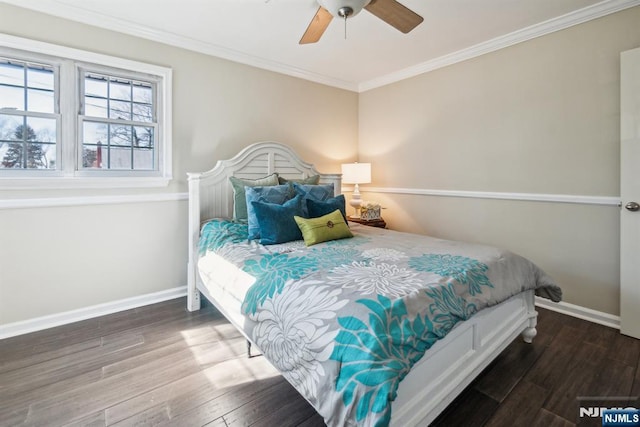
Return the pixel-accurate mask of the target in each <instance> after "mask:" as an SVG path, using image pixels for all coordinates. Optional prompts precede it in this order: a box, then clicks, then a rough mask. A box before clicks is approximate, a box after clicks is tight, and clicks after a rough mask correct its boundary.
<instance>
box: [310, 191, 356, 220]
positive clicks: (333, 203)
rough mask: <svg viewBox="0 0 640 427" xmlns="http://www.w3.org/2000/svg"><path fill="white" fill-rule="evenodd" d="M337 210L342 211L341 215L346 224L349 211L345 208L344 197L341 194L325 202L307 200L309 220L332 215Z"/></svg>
mask: <svg viewBox="0 0 640 427" xmlns="http://www.w3.org/2000/svg"><path fill="white" fill-rule="evenodd" d="M336 209H339V210H340V213H341V214H342V216H343V218H344V220H345V222H346V221H347V211H346V208H345V200H344V195H342V194H340V195H339V196H336V197H332V198H330V199H327V200H325V201H324V202H319V201H316V200H313V199H307V211H308V212H309V218H318V217H319V216H324V215H327V214H330V213H331V212H333V211H335V210H336Z"/></svg>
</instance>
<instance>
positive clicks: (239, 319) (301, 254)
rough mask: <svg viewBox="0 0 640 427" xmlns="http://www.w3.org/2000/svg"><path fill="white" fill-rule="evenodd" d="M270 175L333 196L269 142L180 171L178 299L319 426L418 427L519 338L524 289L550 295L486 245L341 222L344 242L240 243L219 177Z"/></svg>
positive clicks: (528, 317) (545, 281)
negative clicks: (227, 333) (258, 356)
mask: <svg viewBox="0 0 640 427" xmlns="http://www.w3.org/2000/svg"><path fill="white" fill-rule="evenodd" d="M273 173H277V174H278V175H279V176H280V177H282V178H285V179H304V178H307V177H311V176H316V175H318V176H319V183H320V184H324V185H327V184H329V185H333V188H334V189H335V192H336V193H339V192H340V191H341V190H340V189H341V176H340V175H338V174H321V173H319V172H318V171H317V170H316V169H315V168H314V166H313V165H312V164H310V163H306V162H305V161H303V160H301V159H300V158H299V157H298V156H297V155H296V154H295V153H294V152H293V151H292V150H291V149H290V148H289V147H287V146H286V145H283V144H280V143H277V142H261V143H257V144H253V145H250V146H249V147H247V148H245V149H244V150H242V151H241V152H240V153H239V154H237V155H236V156H235V157H234V158H232V159H230V160H224V161H219V162H218V163H217V164H216V165H215V167H214V168H213V169H211V170H209V171H207V172H204V173H190V174H188V178H189V263H188V298H187V305H188V309H189V310H190V311H194V310H198V309H199V308H200V299H201V298H202V297H205V298H206V299H207V300H209V301H210V302H211V303H212V304H213V305H214V306H215V307H216V308H217V309H218V310H219V311H220V312H221V313H222V314H223V315H224V316H225V317H226V318H227V319H228V320H229V321H230V322H231V323H232V324H233V325H234V326H235V327H236V328H237V329H238V330H239V331H240V332H241V333H243V334H244V335H245V336H246V338H247V340H248V341H249V342H251V343H253V344H254V345H256V346H257V347H259V348H260V349H261V351H262V352H263V353H264V355H265V357H267V359H268V360H269V361H270V362H271V363H272V364H273V365H274V366H276V368H278V370H280V372H282V373H283V376H284V377H285V378H286V379H287V380H288V381H289V382H290V383H291V384H292V385H293V386H294V387H296V389H297V390H298V391H299V392H300V393H301V394H302V395H303V396H304V397H305V398H306V399H307V400H308V401H309V402H310V403H311V404H312V405H313V406H314V407H315V408H316V410H317V411H318V412H319V413H320V415H322V416H323V417H324V419H325V422H327V424H328V425H388V424H390V425H393V426H412V425H428V424H429V423H430V422H432V421H433V420H434V419H435V418H436V417H437V415H438V414H439V413H441V412H442V410H444V409H445V408H446V406H447V405H448V404H449V403H451V402H452V401H453V399H454V398H455V397H456V396H457V395H458V394H459V393H460V392H461V391H462V390H463V389H464V388H465V387H466V386H467V385H469V384H470V383H471V381H472V380H473V379H474V378H475V377H476V376H477V375H478V374H479V373H480V372H481V371H482V370H483V369H484V368H485V367H487V366H488V365H489V363H490V362H491V361H492V360H493V359H494V358H495V357H496V356H497V355H498V354H500V352H502V351H503V350H504V349H505V348H506V346H507V345H508V344H509V343H510V342H511V341H513V339H515V338H516V337H517V336H518V335H519V334H521V335H522V337H523V339H524V340H525V341H526V342H529V343H530V342H532V340H533V338H534V337H535V335H536V329H535V326H536V316H537V314H536V312H535V308H534V295H536V294H537V295H540V296H543V297H547V298H550V299H552V300H555V301H557V300H559V299H560V298H561V291H560V289H559V288H558V287H557V286H556V285H555V284H554V283H553V281H552V280H551V279H550V278H549V277H548V276H546V274H544V272H543V271H542V270H540V269H538V268H537V267H536V266H535V265H534V264H532V263H531V262H530V261H528V260H526V259H524V258H522V257H519V256H517V255H515V254H511V253H509V252H507V251H500V250H498V249H496V248H491V247H485V246H480V245H471V244H465V243H461V242H451V241H446V240H440V239H434V238H430V237H427V236H418V235H411V234H408V233H399V232H394V231H390V230H383V229H378V228H372V227H366V226H363V225H359V224H354V223H350V224H349V226H350V229H351V232H352V234H353V236H354V237H353V238H349V239H341V240H335V241H329V242H325V243H321V244H318V245H314V246H310V247H307V246H305V245H304V244H303V243H302V242H301V241H295V242H288V243H283V244H276V245H270V246H264V245H260V244H259V243H257V242H256V241H250V240H248V239H247V234H246V233H247V232H246V225H244V224H238V223H237V222H233V221H231V220H229V219H230V218H232V217H233V209H234V201H233V199H234V195H233V190H232V188H231V185H230V184H229V178H230V177H236V178H242V179H251V180H255V179H260V178H262V177H265V176H267V175H270V174H273ZM424 248H429V249H428V250H425V249H424ZM283 260H284V261H283ZM283 262H284V263H283ZM269 263H272V264H273V265H271V266H268V265H267V264H269ZM265 265H267V266H266V267H265ZM434 265H436V266H435V267H434ZM461 266H463V267H464V269H462V267H461ZM267 270H269V273H268V274H267V273H265V271H267ZM372 270H375V272H376V274H379V275H382V276H384V278H383V280H380V281H376V280H373V281H369V279H368V277H369V276H367V275H368V274H370V273H371V271H372ZM382 270H384V271H382ZM381 271H382V273H380V272H381ZM274 272H275V273H274ZM525 273H526V274H525ZM380 277H381V276H380ZM389 277H391V279H393V280H391V279H389V280H387V279H388V278H389ZM374 282H375V283H374ZM500 282H505V283H500ZM425 284H426V286H427V287H426V289H424V288H422V286H425ZM381 289H382V290H381ZM461 290H462V291H461ZM364 294H366V296H363V295H364ZM444 306H446V307H444ZM292 307H293V308H295V309H296V310H298V311H297V312H296V310H293V308H292ZM447 310H448V311H447ZM286 316H290V317H286ZM283 319H284V320H283ZM278 322H280V328H281V329H287V332H286V333H283V332H282V330H279V329H278V327H279V326H278ZM282 324H286V325H289V326H286V327H283V326H282ZM291 325H294V326H291ZM296 325H297V326H296ZM374 326H375V327H376V328H378V329H375V328H374ZM381 331H384V333H383V332H381ZM416 337H418V338H416ZM301 340H302V341H304V342H302V341H301ZM305 340H306V341H305ZM298 348H305V349H306V350H305V351H306V352H300V354H297V353H296V351H297V350H296V349H298ZM292 353H296V354H297V355H293V356H292V355H291V354H292ZM365 353H367V354H365ZM309 355H311V356H313V357H311V356H309ZM365 359H366V360H365ZM394 375H395V376H394Z"/></svg>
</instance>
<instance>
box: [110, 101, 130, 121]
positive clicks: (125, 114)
mask: <svg viewBox="0 0 640 427" xmlns="http://www.w3.org/2000/svg"><path fill="white" fill-rule="evenodd" d="M109 118H110V119H121V120H131V104H130V103H129V102H122V101H111V107H110V108H109Z"/></svg>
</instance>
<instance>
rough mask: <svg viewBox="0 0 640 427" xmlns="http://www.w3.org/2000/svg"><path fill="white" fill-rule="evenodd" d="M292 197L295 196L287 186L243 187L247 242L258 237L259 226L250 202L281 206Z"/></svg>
mask: <svg viewBox="0 0 640 427" xmlns="http://www.w3.org/2000/svg"><path fill="white" fill-rule="evenodd" d="M293 196H295V194H292V191H291V188H290V187H289V185H287V184H285V185H272V186H269V187H245V197H246V201H247V221H248V223H249V226H248V232H249V240H253V239H258V238H259V237H260V224H259V223H258V217H257V216H256V210H255V209H254V207H253V205H252V204H251V202H267V203H275V204H278V205H282V204H284V202H286V201H287V200H289V199H291V198H292V197H293Z"/></svg>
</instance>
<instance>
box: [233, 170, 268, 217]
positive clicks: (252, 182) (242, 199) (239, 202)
mask: <svg viewBox="0 0 640 427" xmlns="http://www.w3.org/2000/svg"><path fill="white" fill-rule="evenodd" d="M229 182H231V186H232V187H233V219H235V220H236V221H246V220H247V200H246V196H245V192H244V187H261V186H267V185H278V174H277V173H273V174H271V175H267V176H265V177H264V178H260V179H242V178H236V177H235V176H230V177H229Z"/></svg>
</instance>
